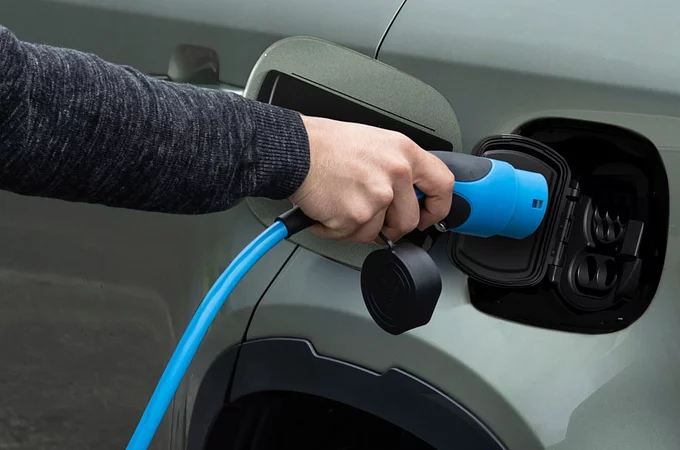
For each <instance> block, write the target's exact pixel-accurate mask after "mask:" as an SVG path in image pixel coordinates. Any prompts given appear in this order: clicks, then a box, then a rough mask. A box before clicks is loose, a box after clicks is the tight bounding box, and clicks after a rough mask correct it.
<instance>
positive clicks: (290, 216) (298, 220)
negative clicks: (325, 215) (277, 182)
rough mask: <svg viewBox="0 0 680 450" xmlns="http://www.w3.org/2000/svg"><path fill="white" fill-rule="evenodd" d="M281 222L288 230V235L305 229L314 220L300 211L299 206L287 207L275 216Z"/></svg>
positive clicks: (312, 223) (314, 221)
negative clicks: (287, 208) (283, 211)
mask: <svg viewBox="0 0 680 450" xmlns="http://www.w3.org/2000/svg"><path fill="white" fill-rule="evenodd" d="M276 220H279V221H281V222H283V224H284V225H285V226H286V229H287V230H288V237H291V236H292V235H294V234H296V233H299V232H300V231H302V230H304V229H307V228H309V227H311V226H312V225H314V224H315V223H316V220H314V219H311V218H310V217H309V216H307V214H305V213H304V212H302V210H301V209H300V207H299V206H295V207H294V208H291V209H289V210H288V211H286V212H285V213H283V214H281V215H280V216H279V217H277V218H276Z"/></svg>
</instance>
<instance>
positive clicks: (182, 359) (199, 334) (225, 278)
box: [127, 220, 289, 450]
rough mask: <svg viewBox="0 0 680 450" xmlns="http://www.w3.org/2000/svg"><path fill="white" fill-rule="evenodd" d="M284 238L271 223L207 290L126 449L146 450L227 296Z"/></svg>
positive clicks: (282, 229) (278, 225) (279, 228)
mask: <svg viewBox="0 0 680 450" xmlns="http://www.w3.org/2000/svg"><path fill="white" fill-rule="evenodd" d="M288 235H289V230H288V228H287V227H286V225H285V224H284V222H283V221H281V220H277V221H275V222H274V224H272V225H271V226H270V227H269V228H267V229H266V230H265V231H263V232H262V233H261V234H260V235H259V236H258V237H257V238H255V239H254V240H253V241H252V242H251V243H250V244H248V246H247V247H246V248H244V249H243V250H242V251H241V253H239V254H238V256H236V258H234V260H233V261H232V263H231V264H229V266H228V267H227V268H226V269H225V270H224V272H223V273H222V275H220V277H219V278H218V279H217V281H216V282H215V284H213V286H212V287H211V288H210V291H209V292H208V294H207V295H206V296H205V298H204V299H203V301H202V302H201V304H200V305H199V307H198V309H197V310H196V313H195V314H194V317H193V318H192V319H191V322H190V323H189V325H188V326H187V329H186V331H185V332H184V334H183V335H182V339H181V340H180V341H179V344H178V345H177V348H176V349H175V352H174V353H173V354H172V358H170V361H169V362H168V365H167V366H166V367H165V371H164V372H163V376H162V377H161V379H160V381H159V382H158V385H157V386H156V390H155V391H154V393H153V395H152V396H151V400H149V403H148V404H147V406H146V410H145V411H144V414H143V415H142V418H141V419H140V421H139V423H138V424H137V429H136V430H135V432H134V434H133V435H132V438H131V439H130V442H129V443H128V446H127V450H146V449H147V448H148V447H149V444H151V440H152V439H153V437H154V435H155V434H156V430H157V429H158V426H159V425H160V423H161V420H162V419H163V416H164V415H165V412H166V411H167V409H168V406H169V405H170V402H171V401H172V398H173V397H174V396H175V392H176V391H177V388H178V386H179V384H180V382H181V381H182V378H183V377H184V374H185V372H186V371H187V368H188V367H189V364H190V363H191V361H192V359H193V358H194V355H195V354H196V350H198V347H199V345H200V344H201V341H202V340H203V338H204V337H205V335H206V333H207V332H208V329H209V328H210V325H211V324H212V322H213V320H215V316H216V315H217V313H218V312H219V310H220V308H222V305H224V302H225V301H226V300H227V297H229V295H230V294H231V292H232V291H233V290H234V288H235V287H236V285H237V284H238V283H239V281H241V279H242V278H243V277H244V276H245V274H247V273H248V271H249V270H250V269H252V268H253V266H254V265H255V264H256V263H257V262H258V261H259V260H260V258H262V257H263V256H264V255H265V254H267V252H269V250H271V249H272V248H274V247H275V246H276V245H277V244H278V243H279V242H281V241H283V240H284V239H286V238H287V237H288Z"/></svg>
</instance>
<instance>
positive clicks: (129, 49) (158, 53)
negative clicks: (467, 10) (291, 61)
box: [0, 0, 402, 87]
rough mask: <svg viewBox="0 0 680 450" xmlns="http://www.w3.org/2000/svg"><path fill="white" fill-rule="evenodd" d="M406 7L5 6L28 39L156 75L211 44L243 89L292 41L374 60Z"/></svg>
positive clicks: (225, 2) (220, 1)
mask: <svg viewBox="0 0 680 450" xmlns="http://www.w3.org/2000/svg"><path fill="white" fill-rule="evenodd" d="M401 1H402V0H374V1H371V2H364V1H362V0H351V1H345V2H333V1H316V2H315V1H311V2H310V1H308V0H287V1H285V2H282V1H277V0H248V1H247V2H243V1H241V0H200V1H190V2H187V1H184V0H170V1H164V0H122V1H116V0H113V1H112V0H94V1H92V0H22V1H21V2H16V1H13V0H3V1H0V17H2V24H3V26H5V27H8V28H10V29H11V30H12V31H13V32H15V33H16V34H17V36H18V37H19V38H21V39H24V40H27V41H29V42H37V43H46V44H50V45H56V46H63V47H69V48H74V49H77V50H81V51H86V52H92V53H95V54H97V55H98V56H100V57H101V58H103V59H105V60H107V61H111V62H113V63H117V64H126V65H130V66H133V67H135V68H137V69H139V70H141V71H142V72H145V73H149V74H154V75H155V74H161V75H162V74H166V73H167V70H168V63H169V59H170V56H171V55H172V53H173V51H174V49H175V47H176V46H178V45H181V44H189V45H198V46H205V47H207V48H211V49H213V50H215V51H216V52H217V54H218V56H219V59H220V79H221V81H222V82H223V83H227V84H231V85H235V86H240V87H243V86H245V84H246V80H247V78H248V75H249V73H250V70H251V68H252V67H253V65H254V64H255V61H257V59H258V58H259V57H260V54H261V53H262V52H263V51H265V49H266V48H267V47H269V46H270V45H271V44H273V43H274V42H276V41H277V40H279V39H281V38H283V37H287V36H295V35H310V36H317V37H322V38H325V39H329V40H332V41H334V42H337V43H338V44H340V45H344V46H347V47H350V48H352V49H355V50H357V51H360V52H362V53H366V54H370V55H373V53H374V51H375V48H376V46H377V44H378V42H379V40H380V37H381V36H382V35H383V32H384V30H385V28H386V27H387V25H388V24H389V22H390V20H391V19H392V17H393V15H394V13H395V11H396V10H397V9H398V7H399V5H400V4H401ZM36 12H39V13H36Z"/></svg>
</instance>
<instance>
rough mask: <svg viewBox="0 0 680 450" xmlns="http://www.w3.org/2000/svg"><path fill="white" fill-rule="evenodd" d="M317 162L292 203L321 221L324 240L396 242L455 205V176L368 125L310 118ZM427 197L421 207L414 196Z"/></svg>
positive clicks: (317, 229) (400, 138)
mask: <svg viewBox="0 0 680 450" xmlns="http://www.w3.org/2000/svg"><path fill="white" fill-rule="evenodd" d="M303 121H304V123H305V127H306V128H307V133H308V136H309V143H310V153H311V165H310V170H309V173H308V175H307V178H306V179H305V181H304V183H303V184H302V186H300V188H299V189H298V191H297V192H295V194H293V196H292V197H291V198H290V200H291V201H292V202H293V203H294V204H296V205H298V206H299V207H300V208H301V209H302V211H304V212H305V214H307V215H308V216H309V217H310V218H312V219H315V220H316V221H318V222H319V223H318V224H317V225H314V226H313V227H312V229H311V230H312V231H313V232H314V233H316V234H317V235H319V236H321V237H323V238H328V239H334V240H341V241H347V242H359V243H370V242H373V241H375V240H376V239H377V237H378V233H380V231H383V233H384V234H385V236H387V237H388V238H390V239H391V240H393V241H396V240H398V239H400V238H401V237H402V236H404V235H405V234H407V233H409V232H411V231H413V230H414V229H415V228H419V229H421V230H422V229H425V228H427V227H429V226H431V225H434V224H435V223H437V222H439V221H440V220H442V219H443V218H445V217H446V215H447V214H448V212H449V209H450V207H451V199H452V189H453V183H454V177H453V174H452V173H451V172H450V171H449V169H448V168H447V167H446V165H445V164H444V163H443V162H441V161H440V160H439V158H437V157H435V156H433V155H431V154H430V153H428V152H427V151H425V150H423V149H422V148H420V147H418V146H417V145H416V144H415V143H414V142H413V141H411V140H410V139H409V138H407V137H406V136H404V135H402V134H400V133H396V132H393V131H388V130H383V129H381V128H374V127H370V126H366V125H360V124H354V123H347V122H339V121H334V120H329V119H323V118H316V117H303ZM414 186H416V187H418V188H419V189H420V190H421V191H422V192H423V193H424V194H425V195H426V196H427V198H426V200H425V207H424V208H423V209H422V210H421V209H420V207H419V205H418V199H417V198H416V194H415V191H414Z"/></svg>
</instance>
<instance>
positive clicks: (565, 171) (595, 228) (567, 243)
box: [449, 119, 669, 334]
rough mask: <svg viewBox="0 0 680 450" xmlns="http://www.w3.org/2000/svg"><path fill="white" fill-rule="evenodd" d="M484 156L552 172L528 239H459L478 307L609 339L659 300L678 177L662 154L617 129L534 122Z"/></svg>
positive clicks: (452, 246) (455, 239) (457, 257)
mask: <svg viewBox="0 0 680 450" xmlns="http://www.w3.org/2000/svg"><path fill="white" fill-rule="evenodd" d="M516 133H517V134H514V135H503V136H495V137H491V138H488V139H485V140H483V141H482V142H480V143H479V144H478V145H477V147H476V148H475V150H474V153H475V154H479V155H484V156H488V157H492V158H499V159H504V160H507V161H508V162H510V163H512V164H513V165H515V166H516V167H517V168H521V169H526V170H534V171H538V172H541V173H543V174H544V175H545V176H546V179H547V180H548V183H549V190H550V196H549V205H548V212H547V214H546V218H545V221H544V223H543V224H542V225H541V227H540V228H539V229H538V230H537V231H536V233H534V235H532V236H529V237H528V238H526V239H523V240H521V241H514V242H511V241H510V240H508V239H505V238H490V239H486V240H483V239H479V238H474V237H469V236H451V237H450V239H449V250H450V255H451V259H452V261H453V263H454V264H455V265H456V266H458V267H459V268H461V270H463V271H464V272H465V273H466V274H468V275H469V278H468V288H469V292H470V299H471V302H472V304H473V305H474V306H475V307H476V308H477V309H479V310H481V311H484V312H486V313H488V314H490V315H493V316H496V317H499V318H504V319H507V320H512V321H517V322H521V323H527V324H531V325H534V326H539V327H543V328H552V329H559V330H563V331H571V332H579V333H591V334H600V333H608V332H613V331H618V330H621V329H623V328H626V327H628V326H629V325H631V324H632V323H633V322H635V321H636V320H637V319H638V318H640V317H641V316H642V314H644V312H645V310H646V309H647V307H648V306H649V304H650V303H651V301H652V298H653V297H654V294H655V292H656V289H657V287H658V284H659V281H660V279H661V273H662V269H663V261H664V258H665V252H666V241H667V236H668V218H669V193H668V179H667V176H666V172H665V169H664V166H663V163H662V160H661V157H660V155H659V153H658V151H657V150H656V148H655V147H654V146H653V145H652V144H651V142H649V141H648V140H647V139H645V138H644V137H642V136H639V135H638V134H635V133H632V132H630V131H628V130H624V129H620V128H617V127H613V126H609V125H603V124H597V123H591V122H583V121H574V120H559V119H549V120H540V121H535V122H532V123H529V124H527V125H525V126H523V127H522V128H520V129H518V130H516Z"/></svg>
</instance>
